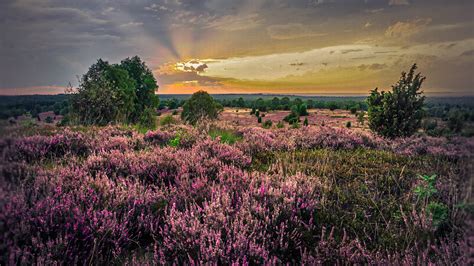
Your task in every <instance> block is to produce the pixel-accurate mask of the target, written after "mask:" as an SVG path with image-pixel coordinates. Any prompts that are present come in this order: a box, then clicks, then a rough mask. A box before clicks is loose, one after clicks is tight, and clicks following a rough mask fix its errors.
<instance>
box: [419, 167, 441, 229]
mask: <svg viewBox="0 0 474 266" xmlns="http://www.w3.org/2000/svg"><path fill="white" fill-rule="evenodd" d="M420 179H421V180H422V181H423V183H422V184H421V185H419V186H417V187H415V189H414V191H413V192H414V193H415V195H417V196H418V197H419V198H421V199H422V200H423V202H424V206H423V208H425V210H426V212H427V213H428V214H429V215H430V217H431V219H432V225H433V226H434V228H439V227H440V226H441V225H442V224H444V223H445V222H446V221H447V219H448V207H447V206H446V205H445V204H444V203H440V202H438V201H437V200H435V199H434V196H435V195H436V194H437V193H438V190H437V189H436V180H437V176H436V175H423V176H420Z"/></svg>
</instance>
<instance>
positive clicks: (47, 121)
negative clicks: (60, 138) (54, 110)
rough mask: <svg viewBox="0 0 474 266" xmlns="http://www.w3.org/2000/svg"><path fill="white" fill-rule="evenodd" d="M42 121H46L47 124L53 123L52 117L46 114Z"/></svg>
mask: <svg viewBox="0 0 474 266" xmlns="http://www.w3.org/2000/svg"><path fill="white" fill-rule="evenodd" d="M44 122H46V123H48V124H51V123H53V118H52V117H51V116H48V117H46V119H45V120H44Z"/></svg>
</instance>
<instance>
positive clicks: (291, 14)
mask: <svg viewBox="0 0 474 266" xmlns="http://www.w3.org/2000/svg"><path fill="white" fill-rule="evenodd" d="M0 10H2V11H0V15H2V18H3V19H2V22H1V23H2V32H4V37H5V38H2V42H1V54H2V60H1V63H0V64H1V65H0V67H1V72H2V78H1V79H0V94H11V91H12V88H13V93H14V92H15V91H17V92H18V94H22V93H25V92H26V93H27V94H29V93H39V94H42V93H48V92H49V91H51V90H43V89H42V88H45V87H48V86H50V87H55V88H57V87H66V86H67V85H68V83H72V84H73V85H77V84H78V80H77V76H80V75H82V74H83V73H85V71H87V68H88V67H89V66H90V65H91V64H93V63H94V62H95V61H96V60H97V59H98V58H104V59H105V60H109V61H110V62H117V61H119V60H120V59H122V58H124V57H129V56H133V55H139V56H141V57H142V58H144V60H145V61H146V62H147V64H148V66H149V67H150V68H151V69H152V70H153V73H154V74H155V77H156V79H157V80H158V83H159V85H160V89H159V91H158V93H191V92H194V91H196V90H200V89H204V90H207V91H209V92H211V93H263V92H267V93H288V94H292V93H316V94H318V93H324V94H331V93H336V94H338V93H343V94H344V93H348V94H350V93H358V94H359V93H360V94H366V93H368V91H369V90H370V89H373V88H375V87H383V88H386V87H389V86H390V85H391V84H392V83H393V82H394V81H395V80H396V79H397V78H398V76H399V74H400V71H401V70H403V69H407V68H408V67H409V66H410V65H411V64H413V63H417V64H418V65H419V69H420V71H422V72H423V73H424V74H425V75H426V76H427V77H428V79H427V82H426V85H425V88H424V90H425V92H426V93H428V94H434V93H439V94H456V95H465V94H472V93H473V89H472V88H473V85H474V80H473V77H472V74H471V72H472V70H473V69H474V68H473V67H474V64H473V63H474V52H473V51H474V50H473V49H474V34H473V31H472V29H473V26H474V21H473V17H472V11H473V10H474V4H473V2H472V1H422V0H420V1H415V0H413V1H394V0H387V1H375V0H374V1H370V0H365V1H362V0H361V1H343V0H333V1H329V0H328V1H323V0H318V1H315V0H298V1H285V0H278V1H269V0H241V1H213V0H206V1H190V0H163V1H149V0H139V1H120V4H119V3H115V2H103V1H87V3H86V2H77V1H58V0H15V1H6V2H2V3H1V4H0ZM27 17H29V18H31V19H32V20H34V21H36V22H35V23H31V21H30V20H29V19H27ZM17 73H22V74H21V75H19V74H17ZM35 88H36V89H35Z"/></svg>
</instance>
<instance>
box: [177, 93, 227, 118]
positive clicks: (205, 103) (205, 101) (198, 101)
mask: <svg viewBox="0 0 474 266" xmlns="http://www.w3.org/2000/svg"><path fill="white" fill-rule="evenodd" d="M222 109H223V108H222V105H220V104H219V103H218V102H216V101H215V100H214V98H212V97H211V95H209V94H208V93H207V92H205V91H198V92H195V93H194V94H193V95H192V96H191V98H190V99H189V100H187V101H186V102H185V103H184V105H183V112H181V118H182V119H183V120H184V121H186V122H188V123H190V124H191V125H195V124H196V123H197V122H198V121H199V120H201V119H211V120H212V119H216V118H217V117H218V115H219V113H220V112H221V111H222Z"/></svg>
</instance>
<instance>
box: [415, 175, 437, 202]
mask: <svg viewBox="0 0 474 266" xmlns="http://www.w3.org/2000/svg"><path fill="white" fill-rule="evenodd" d="M420 179H422V180H423V181H424V182H423V184H421V185H419V186H417V187H415V190H414V191H413V192H414V193H415V194H416V195H417V196H418V197H420V198H430V197H431V196H433V195H434V194H435V193H437V192H438V190H437V189H436V187H435V184H436V175H431V176H429V175H423V176H420Z"/></svg>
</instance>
